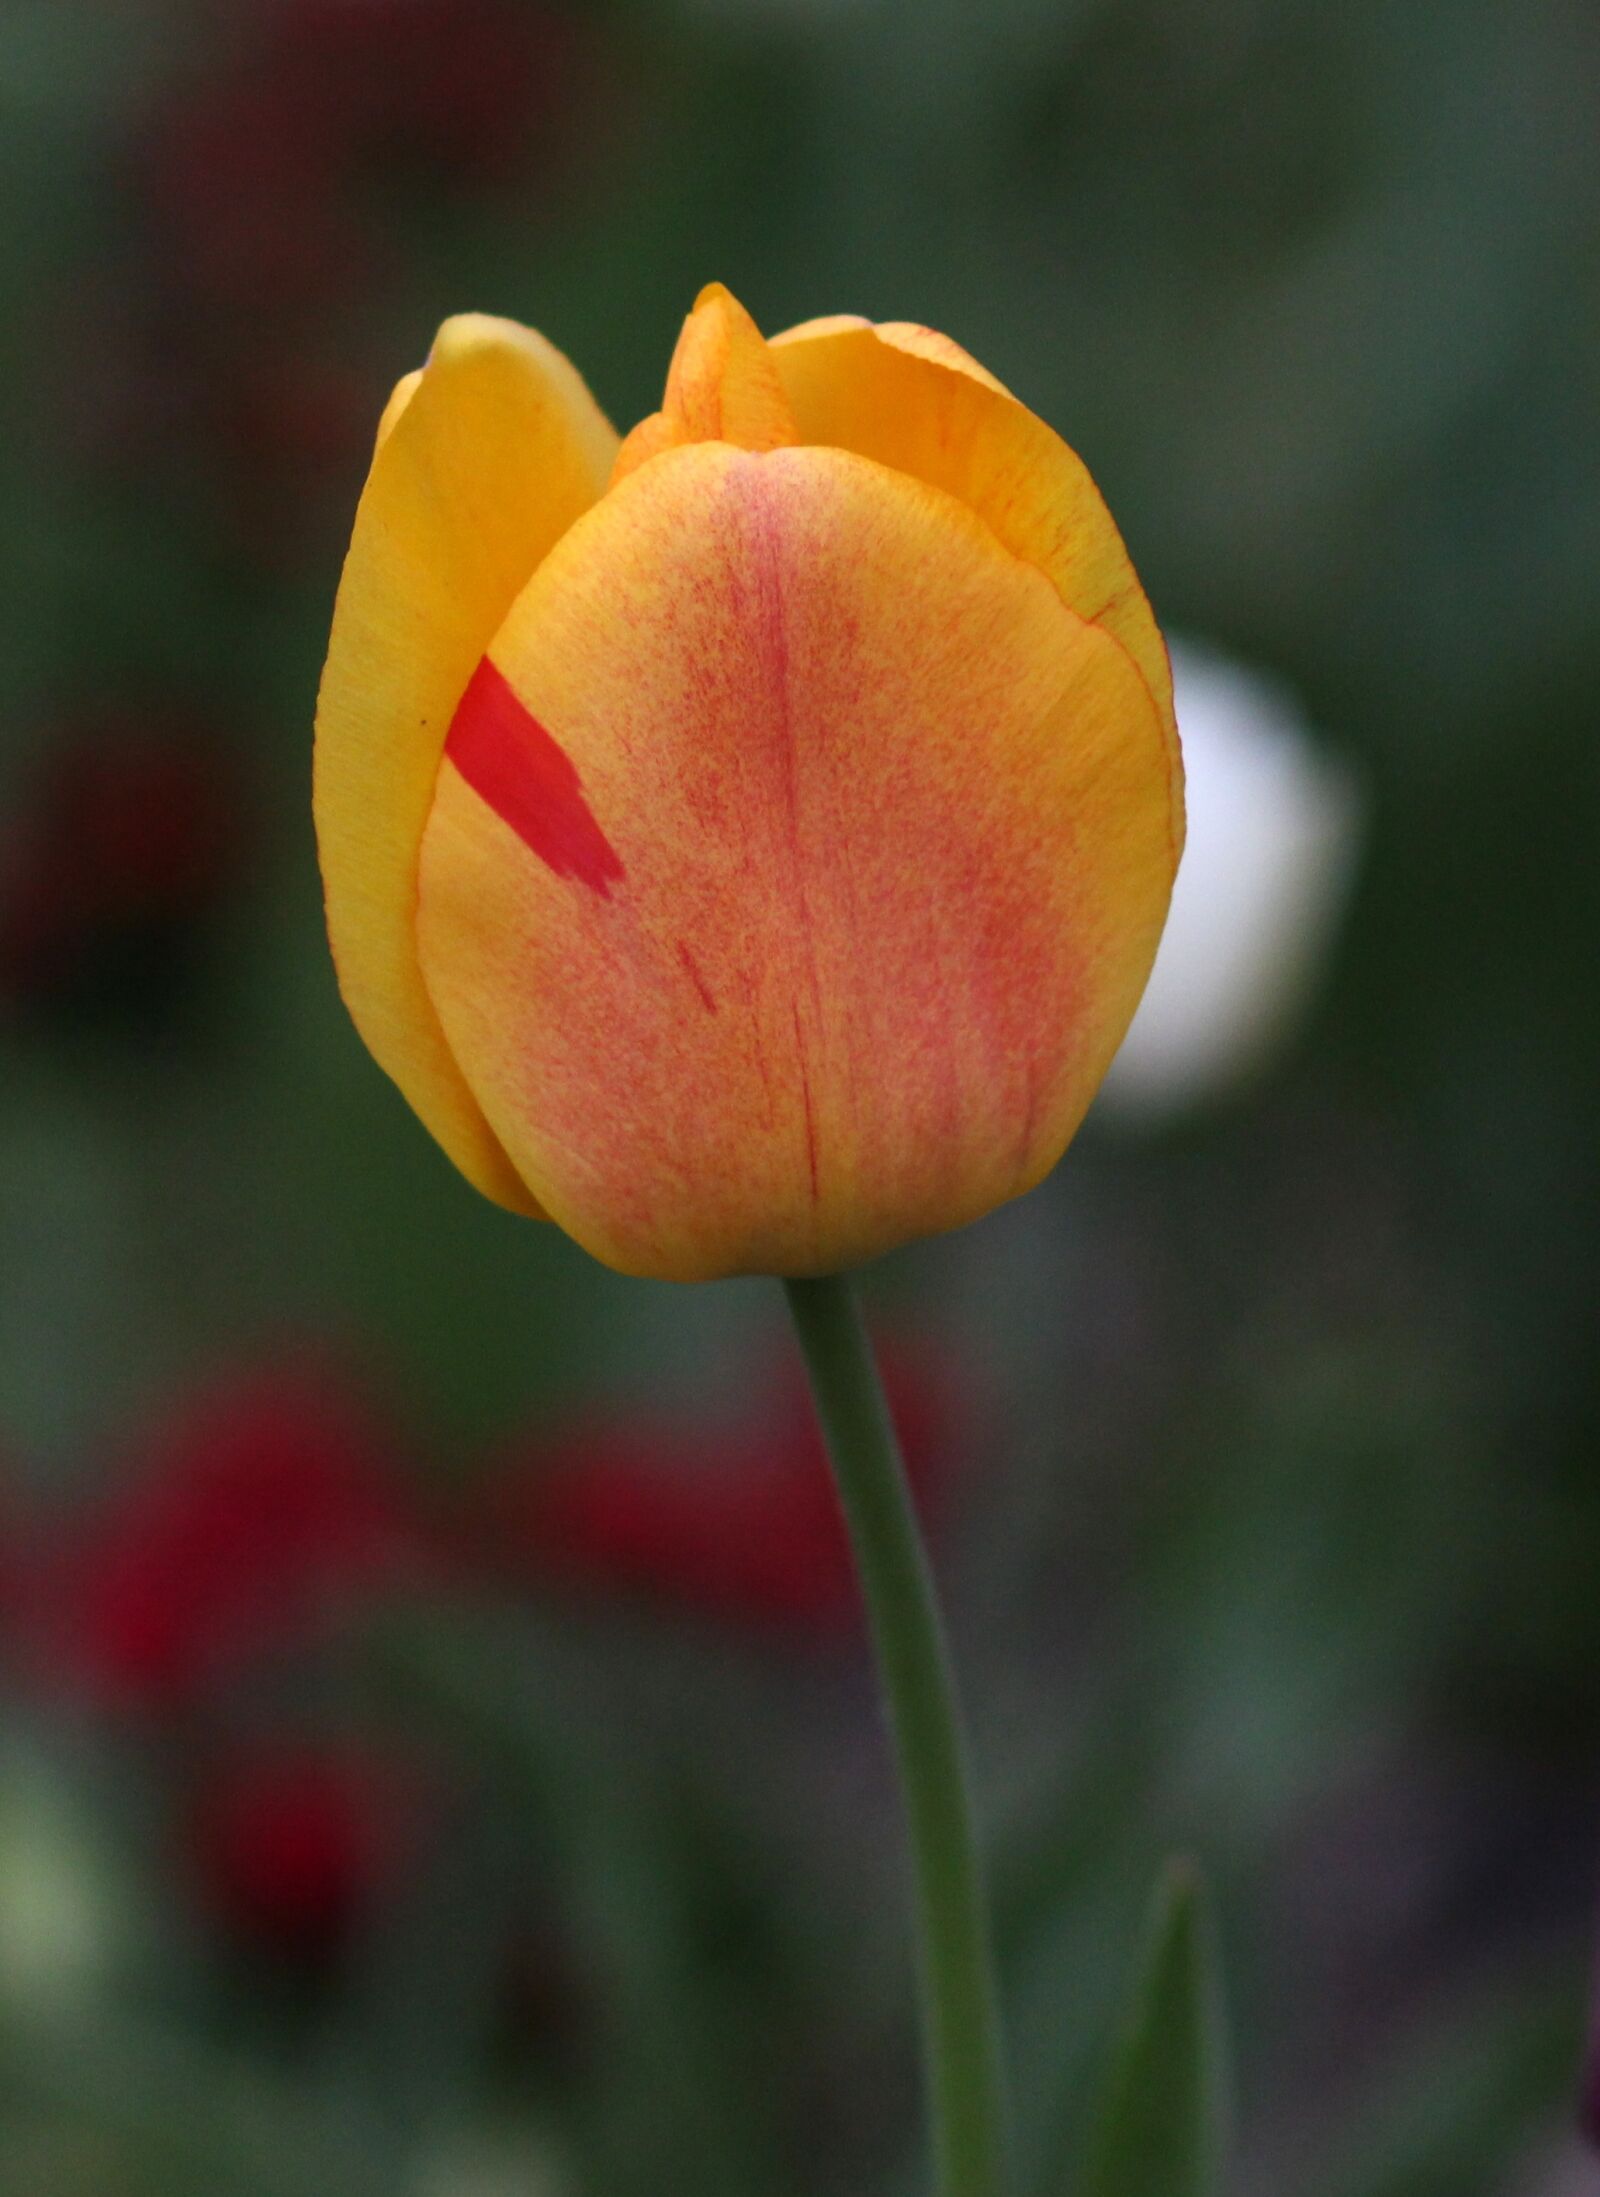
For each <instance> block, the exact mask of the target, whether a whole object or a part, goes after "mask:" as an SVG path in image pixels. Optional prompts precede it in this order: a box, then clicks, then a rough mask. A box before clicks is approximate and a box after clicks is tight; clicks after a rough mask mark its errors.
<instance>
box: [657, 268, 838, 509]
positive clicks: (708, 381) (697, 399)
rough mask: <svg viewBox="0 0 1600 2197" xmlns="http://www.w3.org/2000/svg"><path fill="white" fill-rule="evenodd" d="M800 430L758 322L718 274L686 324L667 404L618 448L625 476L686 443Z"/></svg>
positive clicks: (759, 446) (742, 441)
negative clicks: (717, 278) (650, 459)
mask: <svg viewBox="0 0 1600 2197" xmlns="http://www.w3.org/2000/svg"><path fill="white" fill-rule="evenodd" d="M797 439H798V438H797V436H796V434H795V425H794V415H793V414H792V413H791V412H790V410H789V400H788V398H787V397H786V396H785V395H784V393H783V384H782V383H781V382H780V380H779V379H778V370H777V368H776V366H775V365H774V364H773V361H772V357H771V354H770V353H769V351H768V350H767V346H766V341H765V339H764V338H763V336H762V334H761V331H760V329H759V328H758V327H757V326H756V324H755V322H754V321H753V320H752V319H751V318H750V315H749V314H748V313H747V312H746V311H745V309H744V307H743V306H742V305H741V304H740V303H739V301H738V299H737V298H736V297H734V296H733V295H732V293H731V292H730V291H728V290H725V289H724V288H723V286H722V284H721V283H720V282H710V283H707V285H706V287H705V288H704V289H703V290H702V291H701V293H700V295H699V296H698V297H697V298H696V299H695V301H694V311H693V312H692V313H691V314H690V315H689V317H688V319H687V320H686V321H685V322H684V324H683V332H682V334H681V335H680V336H679V338H678V345H677V349H676V350H675V351H674V352H673V354H672V365H671V367H670V369H669V370H668V373H667V390H666V395H665V396H664V397H663V398H662V400H661V410H660V411H659V412H652V413H651V414H650V416H649V418H648V419H644V420H641V421H640V422H639V425H638V426H637V427H636V428H635V429H634V430H633V432H632V434H631V435H629V437H628V439H627V440H626V442H624V444H623V446H622V448H621V450H620V451H619V453H618V455H617V463H616V471H615V475H614V478H615V479H617V480H619V481H620V480H622V479H623V478H624V477H625V475H627V474H629V473H631V472H633V471H634V470H635V469H636V468H637V467H638V466H640V465H642V464H643V463H644V462H645V460H646V459H647V458H653V457H656V456H658V455H659V454H660V452H661V451H663V450H669V449H672V448H675V447H676V446H677V445H678V444H680V443H690V442H731V443H736V444H737V445H738V446H739V448H740V449H741V450H777V449H781V448H782V447H783V446H784V445H785V444H786V443H792V442H794V441H796V440H797Z"/></svg>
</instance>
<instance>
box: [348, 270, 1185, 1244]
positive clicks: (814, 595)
mask: <svg viewBox="0 0 1600 2197" xmlns="http://www.w3.org/2000/svg"><path fill="white" fill-rule="evenodd" d="M316 819H317V833H318V841H319V847H320V852H321V859H322V870H323V879H324V883H325V886H326V892H327V908H328V929H329V935H330V938H331V941H332V945H333V953H334V959H335V962H336V964H337V968H338V974H339V981H340V987H341V989H342V991H343V994H344V998H345V1001H346V1003H347V1005H348V1007H349V1010H350V1013H351V1015H352V1016H353V1018H354V1020H355V1023H356V1026H357V1028H358V1029H359V1031H360V1032H361V1035H362V1036H363V1038H364V1039H365V1040H366V1043H367V1045H368V1046H369V1047H370V1049H371V1051H372V1053H373V1055H374V1057H375V1058H376V1059H377V1061H378V1062H379V1064H380V1065H381V1066H382V1067H383V1068H384V1069H386V1070H387V1072H388V1073H389V1074H390V1075H391V1076H392V1077H393V1078H394V1080H395V1082H396V1083H397V1084H398V1085H399V1086H400V1088H401V1090H402V1091H403V1092H404V1094H405V1096H406V1097H407V1098H408V1099H409V1100H410V1102H411V1104H412V1106H413V1107H414V1108H415V1109H416V1111H417V1113H418V1114H419V1115H420V1116H421V1117H422V1120H423V1121H424V1122H425V1123H426V1125H427V1127H428V1128H429V1129H430V1130H431V1131H432V1132H433V1134H434V1136H435V1137H436V1138H437V1139H438V1141H439V1142H440V1143H441V1144H442V1145H443V1146H444V1148H445V1150H446V1152H448V1153H449V1155H450V1157H451V1158H452V1159H453V1160H454V1161H455V1162H456V1164H457V1166H458V1167H459V1168H460V1169H461V1170H462V1172H463V1173H464V1174H465V1175H467V1176H468V1177H469V1179H470V1180H471V1181H472V1182H474V1183H475V1184H477V1186H478V1187H479V1189H481V1190H483V1191H485V1192H486V1193H487V1194H488V1195H489V1196H490V1197H492V1198H495V1199H498V1200H499V1201H500V1202H501V1203H502V1204H503V1205H506V1206H509V1207H511V1208H513V1209H514V1210H516V1211H518V1212H522V1213H528V1214H535V1215H539V1216H541V1217H545V1218H549V1219H552V1220H554V1221H556V1222H558V1223H559V1224H560V1225H561V1227H563V1228H564V1229H566V1230H567V1231H568V1233H569V1234H571V1235H572V1236H574V1237H575V1238H576V1239H577V1240H578V1242H579V1243H581V1244H583V1245H585V1246H586V1247H587V1248H588V1249H589V1250H590V1251H592V1252H593V1253H594V1254H595V1255H596V1256H597V1257H599V1258H601V1259H603V1260H605V1261H606V1262H607V1263H608V1264H609V1265H612V1266H615V1267H618V1268H620V1269H621V1270H622V1271H623V1272H625V1273H630V1274H645V1275H658V1276H665V1277H669V1278H673V1279H679V1280H692V1279H702V1278H708V1277H711V1276H715V1275H723V1274H736V1273H757V1272H759V1273H774V1274H790V1275H796V1274H814V1273H823V1272H828V1271H831V1270H834V1269H836V1268H839V1267H843V1266H848V1265H853V1264H855V1263H856V1262H858V1261H860V1260H863V1259H866V1258H870V1257H872V1256H873V1255H874V1254H875V1253H878V1252H881V1251H884V1250H887V1249H888V1248H890V1247H891V1246H892V1245H895V1244H898V1243H902V1242H905V1241H907V1240H908V1239H910V1238H913V1237H916V1236H921V1235H926V1234H931V1233H933V1232H935V1231H938V1230H942V1229H946V1228H953V1227H956V1226H958V1225H960V1224H962V1223H963V1222H966V1221H970V1220H973V1219H975V1218H976V1217H977V1216H978V1215H980V1214H982V1213H984V1212H987V1211H988V1210H989V1209H990V1208H991V1207H993V1206H995V1205H998V1204H1000V1203H1001V1202H1002V1201H1003V1200H1005V1199H1007V1198H1011V1197H1014V1196H1016V1195H1017V1194H1018V1193H1019V1192H1021V1191H1024V1190H1027V1189H1029V1188H1030V1187H1031V1186H1032V1185H1033V1184H1035V1183H1036V1182H1038V1180H1039V1179H1040V1177H1041V1176H1042V1175H1044V1174H1045V1173H1046V1172H1047V1171H1048V1170H1049V1169H1050V1168H1051V1167H1052V1166H1053V1165H1054V1164H1055V1162H1056V1160H1057V1159H1058V1158H1059V1157H1060V1155H1061V1152H1062V1151H1063V1149H1064V1147H1065V1146H1066V1144H1067V1142H1068V1140H1069V1138H1070V1137H1071V1136H1072V1134H1073V1132H1074V1130H1075V1129H1076V1128H1077V1126H1078V1123H1079V1122H1080V1121H1081V1119H1082V1117H1083V1114H1084V1112H1085V1110H1086V1108H1087V1106H1088V1104H1089V1101H1090V1099H1091V1098H1092V1097H1093V1095H1094V1092H1095V1090H1096V1087H1097V1086H1098V1084H1099V1082H1100V1079H1101V1077H1102V1076H1103V1074H1104V1072H1105V1070H1106V1067H1107V1065H1108V1063H1109V1062H1110V1060H1111V1057H1112V1055H1113V1054H1114V1052H1115V1051H1116V1049H1117V1045H1118V1043H1119V1041H1120V1039H1121V1037H1122V1034H1123V1032H1124V1030H1125V1029H1126V1028H1127V1025H1128V1022H1129V1020H1130V1018H1131V1016H1132V1014H1133V1010H1134V1008H1135V1006H1136V1005H1137V1003H1138V999H1139V995H1140V992H1141V991H1142V989H1143V987H1144V983H1145V979H1146V977H1147V975H1148V973H1149V970H1150V965H1151V961H1152V959H1153V957H1154V954H1155V949H1156V943H1157V939H1158V937H1159V935H1160V931H1161V926H1162V922H1163V919H1164V916H1165V913H1166V907H1167V901H1168V897H1169V895H1170V892H1171V887H1172V880H1173V875H1174V872H1175V870H1176V867H1177V862H1178V856H1179V852H1180V849H1181V844H1182V836H1183V795H1182V766H1181V762H1180V758H1179V751H1178V742H1177V734H1176V730H1175V727H1174V723H1173V716H1172V697H1171V684H1170V680H1169V676H1168V671H1167V660H1166V651H1165V649H1164V647H1163V645H1162V641H1161V636H1160V634H1159V632H1158V631H1157V628H1156V625H1155V621H1154V619H1153V617H1152V616H1151V612H1150V607H1149V604H1148V603H1147V601H1146V599H1145V596H1144V594H1143V591H1142V590H1141V588H1140V586H1139V582H1138V580H1137V578H1136V576H1135V574H1134V571H1133V568H1132V566H1131V564H1130V563H1129V561H1128V556H1127V553H1126V551H1125V550H1124V548H1123V545H1122V542H1121V540H1120V538H1119V536H1118V534H1117V531H1116V528H1115V526H1114V525H1113V524H1112V521H1111V518H1110V516H1109V514H1108V513H1107V511H1106V508H1105V505H1104V504H1103V502H1102V501H1101V499H1100V496H1099V494H1098V492H1097V491H1096V489H1095V487H1094V484H1093V482H1092V481H1091V480H1090V478H1089V475H1088V473H1087V471H1086V470H1085V468H1084V466H1083V464H1082V463H1081V461H1080V460H1079V459H1078V458H1077V457H1076V456H1075V455H1074V454H1073V452H1072V451H1071V450H1069V449H1068V448H1067V446H1066V445H1065V444H1064V443H1063V442H1062V441H1061V440H1060V439H1059V437H1057V436H1056V435H1055V434H1053V433H1052V432H1051V430H1050V429H1049V428H1048V427H1046V426H1045V425H1044V424H1043V422H1042V421H1040V420H1038V419H1036V418H1035V417H1034V415H1033V414H1032V413H1030V412H1029V411H1028V410H1027V409H1026V408H1025V407H1024V406H1023V405H1021V404H1020V403H1018V402H1017V401H1016V399H1015V398H1013V397H1012V396H1011V395H1010V394H1009V393H1008V392H1007V391H1006V390H1005V389H1003V388H1002V387H1001V385H1000V384H999V383H998V382H997V381H996V380H995V379H994V377H993V376H992V375H990V374H988V373H987V372H985V370H984V369H983V368H982V367H981V366H979V365H978V364H977V362H976V361H975V360H974V359H972V358H970V357H969V356H968V355H967V354H966V352H964V351H962V350H961V349H959V347H958V346H957V345H955V344H954V343H952V342H950V341H949V339H948V338H946V337H944V336H940V335H936V334H934V333H933V332H932V331H931V330H929V329H926V328H918V327H912V326H909V325H902V324H899V323H894V324H886V325H880V326H873V325H871V324H869V323H867V322H865V321H861V320H856V319H852V318H836V319H831V320H818V321H811V322H808V323H807V324H806V325H805V326H803V327H800V328H794V329H791V330H789V331H788V333H787V334H785V335H781V336H777V337H775V338H773V339H772V340H771V341H770V342H768V341H765V340H763V338H762V336H761V335H760V333H759V331H758V330H757V328H756V327H755V324H754V323H753V322H752V321H751V320H750V318H749V316H748V315H747V314H746V313H745V312H744V311H743V309H742V308H741V307H740V306H739V305H738V304H737V303H736V302H735V301H734V299H733V298H732V297H730V296H729V294H728V293H727V291H726V290H724V289H722V288H721V287H720V286H719V285H712V286H711V287H710V288H709V289H707V290H705V291H704V292H702V294H701V296H700V298H699V300H698V301H697V303H696V305H695V309H694V311H693V313H692V314H691V315H690V316H689V319H688V320H687V322H686V323H685V325H684V330H683V334H682V337H681V339H680V340H679V343H678V347H677V350H676V352H675V354H674V356H673V360H672V366H671V371H670V373H669V375H668V379H667V386H666V394H665V397H664V399H663V402H662V407H661V410H660V411H659V412H656V413H654V414H652V415H651V416H650V418H648V419H647V420H645V421H643V422H642V423H641V424H640V425H639V426H637V427H636V428H634V430H633V432H632V433H631V434H630V435H629V436H628V437H627V438H626V440H625V441H623V442H621V443H620V444H619V442H618V438H617V436H616V434H615V433H614V431H613V430H612V428H611V427H610V425H609V424H608V423H607V421H606V420H605V418H604V417H603V415H602V414H601V412H600V411H599V409H598V407H597V406H596V405H595V403H594V400H593V399H592V398H591V396H590V395H589V392H588V390H587V389H586V388H585V387H584V384H583V382H582V381H581V380H580V379H579V377H578V375H577V373H576V372H575V371H574V370H573V368H572V367H571V366H570V365H569V364H568V362H567V361H566V360H565V359H564V358H563V357H562V356H561V355H560V354H559V353H558V352H557V351H555V350H553V349H552V348H551V346H550V345H549V344H548V343H546V342H545V341H544V340H543V338H542V337H540V336H537V335H535V334H533V333H532V332H531V331H529V330H527V329H524V328H520V327H518V326H516V325H514V324H513V323H510V322H507V321H500V320H491V319H486V318H484V317H482V316H479V315H465V316H463V317H461V318H459V319H456V320H451V321H448V322H446V324H445V326H444V327H443V328H442V329H441V330H440V333H439V336H438V339H437V341H436V343H435V344H434V347H433V352H432V355H431V356H430V358H429V361H428V363H427V365H426V366H425V367H424V368H423V369H422V370H421V372H420V373H416V374H411V375H408V376H407V378H406V379H405V380H404V381H403V382H401V384H400V386H399V387H398V388H397V389H396V391H395V393H394V396H393V398H392V399H391V400H390V403H389V406H388V408H387V410H386V411H385V413H384V416H383V420H382V423H381V425H380V428H379V433H378V446H377V450H376V452H375V454H374V457H373V462H372V470H371V473H370V475H369V477H368V480H367V484H366V488H365V491H364V493H363V495H362V499H361V504H360V508H359V510H358V512H357V514H356V522H355V532H354V538H353V540H352V542H351V546H350V553H349V557H348V560H347V562H346V564H345V569H344V577H343V581H342V583H341V586H340V590H339V598H338V604H337V607H336V610H335V613H334V621H333V635H332V640H331V643H330V647H329V654H328V662H327V668H326V671H325V673H324V676H323V681H322V691H321V696H320V700H319V704H318V715H317V749H316Z"/></svg>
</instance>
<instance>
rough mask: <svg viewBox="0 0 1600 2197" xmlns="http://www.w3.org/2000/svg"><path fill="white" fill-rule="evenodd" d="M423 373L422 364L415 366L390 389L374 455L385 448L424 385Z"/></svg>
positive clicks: (380, 422) (375, 441)
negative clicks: (407, 407) (407, 408)
mask: <svg viewBox="0 0 1600 2197" xmlns="http://www.w3.org/2000/svg"><path fill="white" fill-rule="evenodd" d="M422 375H423V369H422V368H421V367H420V366H416V367H413V368H412V370H411V372H410V373H409V374H402V375H401V376H400V379H399V380H398V381H397V382H396V383H395V385H394V388H393V389H392V390H391V391H390V393H389V401H388V403H387V404H386V405H385V406H384V408H383V416H382V417H381V419H380V420H379V421H378V432H377V436H376V438H375V440H374V443H373V455H374V456H376V455H377V453H378V452H379V451H380V450H381V449H382V448H383V446H384V444H385V443H386V442H387V441H388V440H389V437H390V436H391V435H392V434H393V433H394V431H395V429H396V427H397V426H398V425H399V423H400V416H401V414H402V413H403V412H404V411H405V409H406V406H407V405H408V404H409V403H410V402H411V400H412V398H413V397H414V396H415V395H416V393H417V391H418V390H419V389H420V388H421V387H422Z"/></svg>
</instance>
